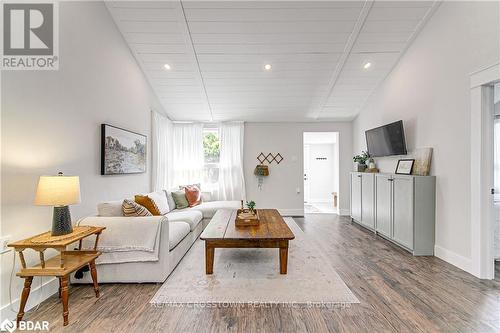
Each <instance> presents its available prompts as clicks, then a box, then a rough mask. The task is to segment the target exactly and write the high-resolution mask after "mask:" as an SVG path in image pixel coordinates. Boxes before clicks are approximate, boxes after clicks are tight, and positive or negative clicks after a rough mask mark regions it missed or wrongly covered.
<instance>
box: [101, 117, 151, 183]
mask: <svg viewBox="0 0 500 333" xmlns="http://www.w3.org/2000/svg"><path fill="white" fill-rule="evenodd" d="M146 148H147V137H146V136H145V135H142V134H139V133H135V132H132V131H128V130H125V129H123V128H119V127H115V126H111V125H108V124H101V175H123V174H132V173H143V172H146Z"/></svg>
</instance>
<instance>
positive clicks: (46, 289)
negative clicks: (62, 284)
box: [0, 276, 59, 322]
mask: <svg viewBox="0 0 500 333" xmlns="http://www.w3.org/2000/svg"><path fill="white" fill-rule="evenodd" d="M14 278H15V279H18V280H20V278H18V277H17V276H16V277H14ZM23 281H24V280H23ZM12 289H13V290H12V297H13V298H14V297H15V298H14V299H13V300H12V304H10V303H7V304H6V305H3V306H2V307H1V308H0V313H1V321H0V322H3V321H4V320H5V319H10V320H15V319H16V317H17V311H18V310H19V301H20V299H19V296H20V295H21V294H20V292H16V294H14V289H15V288H12ZM21 290H22V287H21ZM58 291H59V281H58V279H56V278H54V277H51V278H50V279H49V280H47V278H44V279H43V283H42V288H41V289H40V277H35V278H33V282H32V283H31V292H30V296H29V298H28V302H27V303H26V307H25V312H27V311H28V310H30V309H32V308H34V307H35V306H37V305H38V303H39V302H43V301H44V300H46V299H47V298H49V297H50V296H52V295H54V294H55V293H57V292H58ZM11 308H13V309H15V312H14V311H12V310H11Z"/></svg>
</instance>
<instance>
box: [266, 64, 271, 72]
mask: <svg viewBox="0 0 500 333" xmlns="http://www.w3.org/2000/svg"><path fill="white" fill-rule="evenodd" d="M264 69H265V70H266V71H270V70H271V69H273V66H271V64H265V65H264Z"/></svg>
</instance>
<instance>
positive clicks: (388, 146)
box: [365, 120, 407, 157]
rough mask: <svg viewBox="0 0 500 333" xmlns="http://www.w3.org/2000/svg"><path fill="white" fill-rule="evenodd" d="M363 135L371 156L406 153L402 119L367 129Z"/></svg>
mask: <svg viewBox="0 0 500 333" xmlns="http://www.w3.org/2000/svg"><path fill="white" fill-rule="evenodd" d="M365 135H366V146H367V148H368V154H370V156H371V157H381V156H390V155H406V154H407V151H406V141H405V131H404V129H403V121H402V120H400V121H396V122H394V123H391V124H388V125H384V126H380V127H377V128H374V129H371V130H368V131H366V132H365Z"/></svg>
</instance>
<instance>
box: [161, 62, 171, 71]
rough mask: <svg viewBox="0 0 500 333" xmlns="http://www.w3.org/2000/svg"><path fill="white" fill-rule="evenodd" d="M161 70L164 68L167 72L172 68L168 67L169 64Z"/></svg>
mask: <svg viewBox="0 0 500 333" xmlns="http://www.w3.org/2000/svg"><path fill="white" fill-rule="evenodd" d="M163 68H165V69H166V70H167V71H169V70H170V69H172V67H170V65H169V64H165V65H163Z"/></svg>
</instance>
